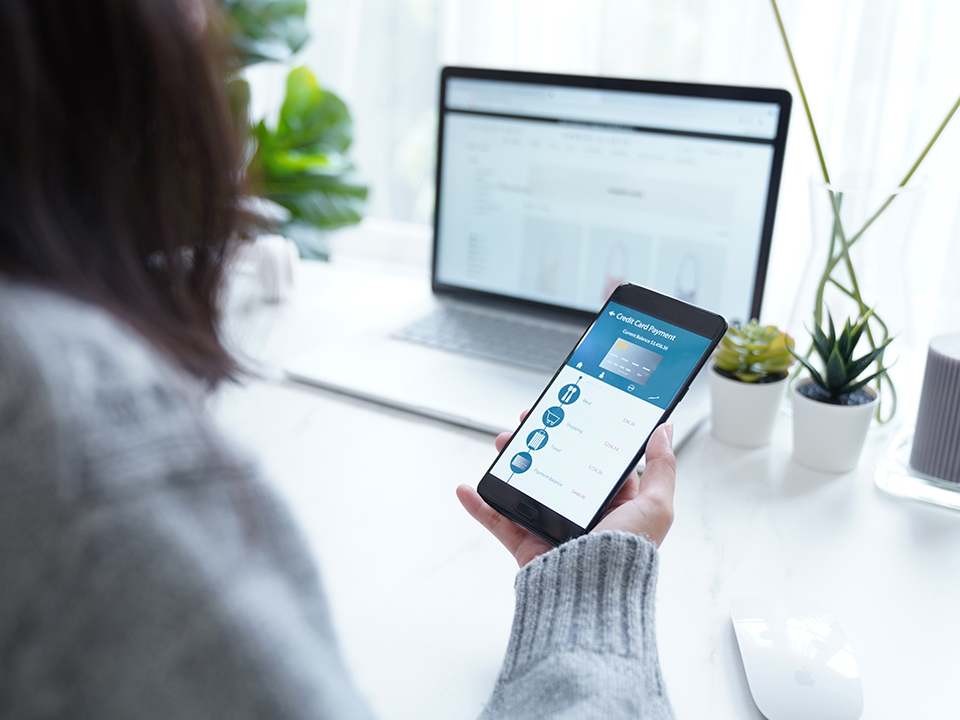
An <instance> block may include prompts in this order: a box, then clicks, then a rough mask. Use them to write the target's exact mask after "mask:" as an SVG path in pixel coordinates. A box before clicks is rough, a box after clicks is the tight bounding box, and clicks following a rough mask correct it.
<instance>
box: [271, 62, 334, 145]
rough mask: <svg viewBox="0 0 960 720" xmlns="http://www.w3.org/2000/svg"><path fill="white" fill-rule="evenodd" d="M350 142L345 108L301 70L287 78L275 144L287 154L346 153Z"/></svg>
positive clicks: (303, 69) (308, 72)
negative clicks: (291, 152) (312, 152)
mask: <svg viewBox="0 0 960 720" xmlns="http://www.w3.org/2000/svg"><path fill="white" fill-rule="evenodd" d="M352 139H353V121H352V120H351V118H350V112H349V110H347V106H346V104H345V103H344V102H343V100H341V99H340V98H339V97H337V96H336V95H335V94H334V93H332V92H330V91H324V90H323V89H321V88H320V85H319V84H318V83H317V79H316V78H315V77H314V75H313V73H312V72H310V70H309V69H307V68H305V67H299V68H296V69H295V70H292V71H291V72H290V74H289V75H288V76H287V96H286V99H285V100H284V101H283V107H282V108H281V109H280V122H279V123H278V125H277V140H278V142H279V144H280V146H281V147H283V148H285V149H287V150H293V149H303V150H313V151H315V152H322V151H324V150H327V151H329V150H332V151H335V152H340V153H343V152H346V150H347V148H349V147H350V142H351V141H352Z"/></svg>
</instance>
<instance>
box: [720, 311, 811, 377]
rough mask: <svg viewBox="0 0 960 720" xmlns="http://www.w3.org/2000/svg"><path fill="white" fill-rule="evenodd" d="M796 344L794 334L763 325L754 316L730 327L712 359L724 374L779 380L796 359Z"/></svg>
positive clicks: (727, 375) (726, 375) (785, 375)
mask: <svg viewBox="0 0 960 720" xmlns="http://www.w3.org/2000/svg"><path fill="white" fill-rule="evenodd" d="M793 346H794V342H793V338H792V337H790V336H789V335H787V334H786V333H785V332H783V331H781V330H780V329H779V328H777V327H776V326H775V325H761V324H760V323H759V322H757V320H756V319H754V320H751V321H750V322H748V323H746V324H739V323H734V324H732V325H731V326H730V327H729V328H728V329H727V332H726V334H725V335H724V336H723V339H722V340H721V341H720V344H719V345H718V346H717V349H716V350H715V351H714V353H713V361H714V363H715V365H716V368H717V371H718V372H719V373H720V374H721V375H724V376H725V377H729V378H731V379H734V380H740V381H741V382H746V383H757V382H760V383H763V382H776V381H778V380H783V379H784V378H785V377H787V370H789V369H790V367H791V366H792V365H793V363H794V358H793V355H792V354H791V351H792V350H793Z"/></svg>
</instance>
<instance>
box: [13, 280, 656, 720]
mask: <svg viewBox="0 0 960 720" xmlns="http://www.w3.org/2000/svg"><path fill="white" fill-rule="evenodd" d="M656 572H657V551H656V549H655V548H654V547H653V546H652V545H651V544H650V543H649V542H647V541H646V540H643V539H641V538H639V537H636V536H633V535H629V534H626V533H613V532H607V533H600V534H591V535H589V536H586V537H583V538H580V539H578V540H575V541H572V542H569V543H566V544H564V545H562V546H561V547H559V548H557V549H555V550H552V551H550V552H548V553H546V554H544V555H542V556H541V557H539V558H537V559H536V560H534V561H533V562H531V563H529V564H528V565H527V566H526V567H525V568H523V569H522V570H521V571H520V572H519V573H518V574H517V579H516V598H517V600H516V613H515V617H514V624H513V630H512V634H511V637H510V642H509V646H508V648H507V653H506V657H505V660H504V664H503V667H502V669H501V672H500V676H499V678H498V679H497V682H496V685H495V687H494V689H493V694H492V696H491V698H490V700H489V702H488V703H487V705H486V707H485V709H484V711H483V714H482V717H483V718H489V719H492V718H578V719H582V718H671V717H672V713H671V710H670V705H669V701H668V700H667V696H666V691H665V689H664V686H663V679H662V676H661V673H660V666H659V662H658V659H657V650H656V638H655V632H654V612H653V611H654V592H655V586H656ZM0 578H2V586H0V718H17V719H18V720H29V719H32V718H75V719H78V720H80V719H86V718H90V719H93V718H96V719H97V720H113V719H117V720H119V719H120V718H138V720H152V719H153V718H157V719H159V718H184V719H189V718H230V719H231V720H243V719H245V718H270V719H271V720H286V719H288V718H289V719H291V720H292V719H301V718H303V719H307V718H311V719H316V720H319V719H321V718H322V719H327V718H330V719H332V718H344V719H349V720H353V719H360V718H369V717H372V712H371V710H370V708H369V706H368V704H367V703H366V702H365V701H364V699H363V698H361V697H360V695H359V693H358V692H357V690H356V686H355V684H354V683H353V681H352V679H351V678H350V677H349V674H348V673H347V671H346V669H345V667H344V663H343V659H342V656H341V653H340V650H339V647H338V644H337V638H336V633H335V631H334V628H333V625H332V622H331V618H330V612H329V608H328V604H327V600H326V596H325V594H324V591H323V587H322V583H321V580H320V576H319V573H318V571H317V568H316V566H315V564H314V562H313V559H312V558H311V557H310V555H309V553H308V551H307V550H306V545H305V543H304V542H303V539H302V538H301V536H300V534H299V532H298V530H297V528H296V526H295V524H294V522H293V521H292V519H291V516H290V514H289V513H288V512H287V510H286V508H285V507H284V505H283V504H282V503H281V502H280V501H279V500H278V499H277V497H276V496H275V495H274V493H273V492H272V491H271V489H270V487H269V484H268V483H265V482H264V481H263V480H262V479H261V478H260V476H259V474H258V470H257V468H256V466H255V464H254V463H252V462H250V461H248V460H246V459H244V458H243V457H242V456H241V455H240V454H239V453H237V452H236V451H235V449H233V448H232V447H231V446H230V445H229V444H228V443H227V442H226V441H225V440H224V439H223V438H222V437H221V436H220V434H219V433H218V432H217V430H216V428H215V427H214V425H213V424H212V423H211V421H210V419H209V418H208V417H207V414H206V413H205V411H204V407H203V402H202V395H201V390H200V388H199V387H198V386H197V385H196V384H195V383H194V382H193V381H192V380H191V379H189V378H188V377H186V376H185V375H184V374H183V373H182V372H181V371H179V370H178V369H177V368H176V367H175V365H174V364H173V363H172V362H170V361H169V360H168V359H167V358H165V357H164V356H163V355H162V354H161V353H159V352H157V351H156V350H155V349H154V348H152V347H151V346H150V345H149V344H148V343H146V342H145V341H144V340H143V339H142V338H141V337H140V336H139V335H137V334H136V333H135V332H134V331H132V330H131V329H129V328H128V327H127V326H126V325H125V324H124V323H122V322H121V321H119V320H118V319H116V318H115V317H114V316H112V315H110V314H109V313H107V312H105V311H103V310H102V309H100V308H97V307H94V306H91V305H89V304H86V303H83V302H80V301H77V300H75V299H73V298H70V297H67V296H64V295H61V294H58V293H56V292H53V291H50V290H44V289H39V288H36V287H31V286H28V285H24V284H21V283H18V282H14V281H11V280H4V279H2V278H0ZM460 651H461V652H469V648H462V649H460Z"/></svg>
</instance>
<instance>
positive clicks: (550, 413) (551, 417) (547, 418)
mask: <svg viewBox="0 0 960 720" xmlns="http://www.w3.org/2000/svg"><path fill="white" fill-rule="evenodd" d="M562 422H563V408H562V407H560V406H559V405H554V406H553V407H552V408H547V411H546V412H545V413H544V414H543V424H544V425H546V426H547V427H556V426H557V425H559V424H560V423H562Z"/></svg>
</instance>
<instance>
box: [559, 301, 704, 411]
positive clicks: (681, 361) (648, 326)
mask: <svg viewBox="0 0 960 720" xmlns="http://www.w3.org/2000/svg"><path fill="white" fill-rule="evenodd" d="M709 345H710V340H709V339H708V338H705V337H703V336H701V335H697V334H696V333H692V332H690V331H689V330H684V329H683V328H679V327H677V326H676V325H671V324H670V323H667V322H664V321H662V320H660V319H658V318H653V317H650V316H649V315H644V314H643V313H640V312H637V311H636V310H631V309H630V308H628V307H624V306H623V305H619V304H617V303H610V304H609V305H607V307H606V308H605V309H604V311H603V315H602V316H601V317H599V318H598V319H597V321H596V323H595V324H594V326H593V328H592V329H591V330H590V332H589V333H588V334H587V336H586V337H585V338H583V340H582V341H581V343H580V345H579V346H578V347H577V349H576V351H575V352H574V353H573V355H572V356H571V358H570V360H569V362H568V363H567V365H568V366H569V367H572V368H575V369H577V370H579V371H581V372H583V373H585V374H587V375H591V376H593V377H595V378H597V379H599V380H602V381H603V382H605V383H607V384H608V385H612V386H613V387H616V388H618V389H620V390H623V391H624V392H628V393H630V394H631V395H633V396H635V397H638V398H640V399H641V400H645V401H646V402H649V403H651V404H653V405H656V406H657V407H659V408H664V409H665V408H666V407H667V405H669V404H670V401H671V400H672V399H673V397H674V396H675V395H676V394H677V393H678V392H679V391H680V388H681V387H683V384H684V381H685V380H686V379H687V376H688V375H690V373H691V372H692V371H693V368H694V367H695V366H696V364H697V361H698V360H699V359H700V356H701V355H702V354H703V352H704V351H705V350H706V349H707V348H708V347H709Z"/></svg>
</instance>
